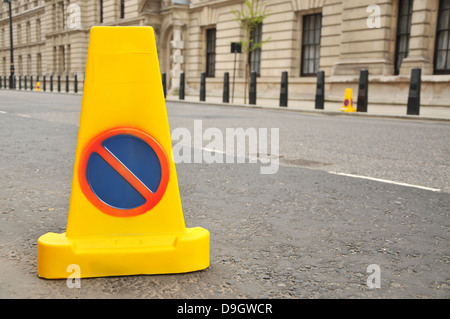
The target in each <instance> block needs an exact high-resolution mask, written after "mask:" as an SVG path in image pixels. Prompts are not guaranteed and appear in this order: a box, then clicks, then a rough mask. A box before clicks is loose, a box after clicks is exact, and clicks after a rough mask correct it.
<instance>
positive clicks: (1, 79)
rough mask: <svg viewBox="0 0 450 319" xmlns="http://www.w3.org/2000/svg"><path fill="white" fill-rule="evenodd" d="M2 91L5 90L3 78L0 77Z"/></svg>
mask: <svg viewBox="0 0 450 319" xmlns="http://www.w3.org/2000/svg"><path fill="white" fill-rule="evenodd" d="M0 89H3V78H2V77H1V76H0Z"/></svg>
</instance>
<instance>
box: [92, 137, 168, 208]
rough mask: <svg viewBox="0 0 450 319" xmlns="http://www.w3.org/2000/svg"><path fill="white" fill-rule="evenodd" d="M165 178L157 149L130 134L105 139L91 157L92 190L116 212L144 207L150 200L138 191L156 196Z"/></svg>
mask: <svg viewBox="0 0 450 319" xmlns="http://www.w3.org/2000/svg"><path fill="white" fill-rule="evenodd" d="M161 175H162V169H161V163H160V161H159V158H158V156H157V154H156V152H155V151H154V150H153V148H152V147H151V146H150V145H149V144H147V143H146V142H145V141H143V140H142V139H140V138H138V137H136V136H133V135H128V134H121V135H115V136H112V137H110V138H107V139H105V140H104V141H103V142H102V143H101V144H99V145H98V146H97V147H96V149H94V151H93V152H92V153H91V155H90V156H89V159H88V162H87V165H86V179H87V182H88V184H89V186H90V188H91V190H92V191H93V192H94V194H95V195H96V196H97V197H98V198H99V199H100V200H101V201H102V202H104V203H105V204H107V205H109V206H110V207H113V208H116V209H133V208H136V207H139V206H142V205H144V204H145V203H146V201H147V198H146V197H145V196H144V195H143V194H142V193H143V192H142V191H139V190H138V188H139V189H142V188H145V189H147V190H148V191H149V192H151V193H155V192H156V191H157V189H158V187H159V185H160V183H161ZM137 184H138V186H139V187H136V185H137Z"/></svg>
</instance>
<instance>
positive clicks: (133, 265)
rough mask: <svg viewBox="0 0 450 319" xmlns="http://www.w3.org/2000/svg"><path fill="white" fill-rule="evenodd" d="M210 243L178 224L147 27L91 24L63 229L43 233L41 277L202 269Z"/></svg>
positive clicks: (176, 192) (200, 230) (150, 32)
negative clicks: (69, 190) (95, 25)
mask: <svg viewBox="0 0 450 319" xmlns="http://www.w3.org/2000/svg"><path fill="white" fill-rule="evenodd" d="M209 240H210V234H209V232H208V230H206V229H204V228H201V227H194V228H186V227H185V224H184V217H183V211H182V206H181V200H180V193H179V188H178V180H177V173H176V168H175V162H174V160H173V157H172V144H171V137H170V130H169V122H168V118H167V111H166V106H165V99H164V94H163V87H162V83H161V75H160V69H159V62H158V55H157V51H156V44H155V37H154V31H153V28H151V27H93V28H92V29H91V33H90V40H89V49H88V57H87V65H86V80H85V86H84V93H83V102H82V109H81V116H80V126H79V132H78V142H77V149H76V155H75V163H74V173H73V180H72V192H71V197H70V206H69V215H68V220H67V229H66V232H65V233H62V234H56V233H47V234H45V235H43V236H41V237H40V238H39V240H38V258H37V268H38V275H39V276H40V277H44V278H68V276H69V275H71V273H68V271H69V270H70V271H72V270H73V265H77V266H78V267H79V268H78V269H79V273H78V274H79V277H80V278H84V277H102V276H121V275H137V274H165V273H184V272H191V271H197V270H202V269H205V268H207V267H208V266H209V247H210V246H209ZM69 266H70V267H69Z"/></svg>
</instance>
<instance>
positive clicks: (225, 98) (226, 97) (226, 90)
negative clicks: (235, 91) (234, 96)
mask: <svg viewBox="0 0 450 319" xmlns="http://www.w3.org/2000/svg"><path fill="white" fill-rule="evenodd" d="M222 102H223V103H229V102H230V73H228V72H225V73H224V75H223V95H222Z"/></svg>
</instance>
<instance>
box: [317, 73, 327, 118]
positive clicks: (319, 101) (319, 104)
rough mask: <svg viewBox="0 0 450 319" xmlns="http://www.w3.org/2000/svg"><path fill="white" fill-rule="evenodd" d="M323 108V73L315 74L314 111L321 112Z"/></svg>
mask: <svg viewBox="0 0 450 319" xmlns="http://www.w3.org/2000/svg"><path fill="white" fill-rule="evenodd" d="M324 106H325V72H324V71H319V72H317V86H316V106H315V109H316V110H323V109H324Z"/></svg>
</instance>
